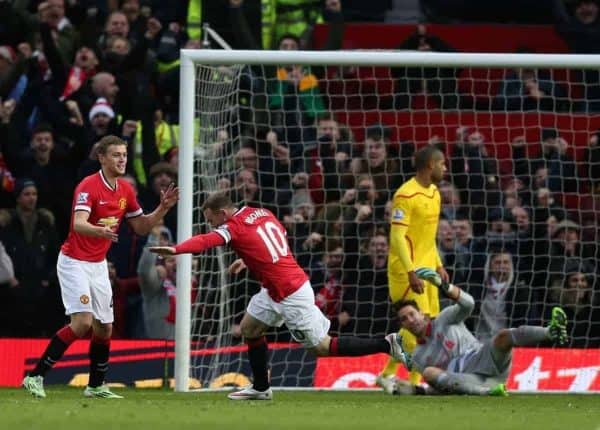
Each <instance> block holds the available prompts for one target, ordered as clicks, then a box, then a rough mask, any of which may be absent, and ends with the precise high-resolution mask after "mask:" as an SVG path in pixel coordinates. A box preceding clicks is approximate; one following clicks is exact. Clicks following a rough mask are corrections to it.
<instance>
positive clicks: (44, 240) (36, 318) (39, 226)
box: [0, 178, 64, 337]
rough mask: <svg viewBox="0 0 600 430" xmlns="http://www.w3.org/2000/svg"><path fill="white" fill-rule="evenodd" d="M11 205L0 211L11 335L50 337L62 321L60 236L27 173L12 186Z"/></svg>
mask: <svg viewBox="0 0 600 430" xmlns="http://www.w3.org/2000/svg"><path fill="white" fill-rule="evenodd" d="M15 196H16V201H17V203H16V206H15V207H14V208H13V209H10V210H7V209H2V210H1V212H0V225H1V226H2V229H1V230H0V240H1V241H2V243H3V244H4V247H5V248H6V252H7V253H8V256H9V257H10V259H11V260H12V262H13V267H14V279H11V280H10V281H9V283H10V285H11V289H10V292H11V293H12V300H11V302H10V303H11V304H10V308H9V309H7V311H8V312H9V315H10V316H11V318H9V319H10V322H9V324H10V327H11V332H12V334H13V336H23V337H42V336H49V335H51V334H52V333H53V331H55V330H56V329H57V328H58V327H60V325H61V324H62V323H63V322H64V316H62V309H61V307H60V300H59V297H60V295H59V293H58V288H57V287H58V284H57V279H56V268H55V262H56V257H57V256H58V248H59V238H58V235H57V233H56V228H55V225H54V215H53V214H52V213H51V212H50V211H48V210H47V209H44V208H39V207H38V188H37V186H36V183H35V182H34V181H32V180H31V179H29V178H21V179H19V180H18V181H17V183H16V186H15Z"/></svg>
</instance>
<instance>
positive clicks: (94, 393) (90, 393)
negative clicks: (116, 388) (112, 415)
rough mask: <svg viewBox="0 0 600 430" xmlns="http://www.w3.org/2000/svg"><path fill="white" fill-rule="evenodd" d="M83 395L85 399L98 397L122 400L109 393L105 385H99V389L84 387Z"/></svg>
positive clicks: (116, 395)
mask: <svg viewBox="0 0 600 430" xmlns="http://www.w3.org/2000/svg"><path fill="white" fill-rule="evenodd" d="M83 395H84V396H85V397H99V398H102V399H122V398H123V396H119V395H118V394H115V393H113V392H112V391H110V388H108V386H106V385H100V386H99V387H90V386H87V387H85V390H83Z"/></svg>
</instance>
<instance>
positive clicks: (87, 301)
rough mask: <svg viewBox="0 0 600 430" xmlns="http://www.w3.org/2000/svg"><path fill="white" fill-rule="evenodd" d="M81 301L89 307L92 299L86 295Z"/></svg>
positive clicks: (80, 298) (83, 295) (82, 296)
mask: <svg viewBox="0 0 600 430" xmlns="http://www.w3.org/2000/svg"><path fill="white" fill-rule="evenodd" d="M79 301H80V302H81V303H83V304H84V305H87V304H88V303H89V302H90V298H89V297H88V296H86V295H85V294H82V295H81V297H79Z"/></svg>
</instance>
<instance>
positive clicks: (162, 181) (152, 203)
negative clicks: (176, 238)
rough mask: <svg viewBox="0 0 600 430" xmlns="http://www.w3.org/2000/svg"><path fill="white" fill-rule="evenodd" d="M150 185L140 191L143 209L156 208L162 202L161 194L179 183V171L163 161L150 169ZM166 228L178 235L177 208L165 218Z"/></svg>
mask: <svg viewBox="0 0 600 430" xmlns="http://www.w3.org/2000/svg"><path fill="white" fill-rule="evenodd" d="M148 177H149V181H150V182H149V184H148V186H147V187H145V188H143V189H141V190H140V191H139V196H140V197H139V199H140V205H141V206H142V207H143V208H153V207H156V205H157V204H158V202H160V196H161V192H162V191H163V190H166V189H167V188H168V186H169V185H170V184H175V183H176V182H177V169H175V168H174V167H173V166H172V165H171V164H169V163H166V162H164V161H161V162H159V163H156V164H155V165H154V166H152V167H151V168H150V171H149V172H148ZM164 224H165V226H166V227H167V228H168V229H169V230H170V231H171V232H173V234H176V232H177V207H175V208H173V210H171V211H169V212H168V213H167V214H166V215H165V218H164Z"/></svg>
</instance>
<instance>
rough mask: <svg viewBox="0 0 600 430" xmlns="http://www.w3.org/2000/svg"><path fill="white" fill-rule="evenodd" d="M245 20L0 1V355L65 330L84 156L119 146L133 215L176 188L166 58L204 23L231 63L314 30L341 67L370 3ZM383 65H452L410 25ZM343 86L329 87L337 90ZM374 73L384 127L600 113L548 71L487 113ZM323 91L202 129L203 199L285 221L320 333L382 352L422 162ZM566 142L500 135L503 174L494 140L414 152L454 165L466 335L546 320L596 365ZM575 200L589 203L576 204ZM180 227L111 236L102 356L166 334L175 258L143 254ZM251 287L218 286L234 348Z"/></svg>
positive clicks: (457, 140)
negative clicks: (62, 266) (471, 113)
mask: <svg viewBox="0 0 600 430" xmlns="http://www.w3.org/2000/svg"><path fill="white" fill-rule="evenodd" d="M260 3H261V4H259V2H256V1H253V2H251V1H250V0H247V1H243V0H227V1H220V2H212V1H211V2H208V1H195V0H190V1H189V2H186V1H182V2H174V3H165V2H161V1H151V0H147V1H144V0H120V1H117V0H104V1H102V0H96V1H94V0H79V1H77V0H47V1H44V2H39V1H35V0H31V1H26V0H14V1H6V0H0V155H1V156H0V208H2V209H0V282H1V283H0V336H33V337H38V336H49V335H51V334H53V333H54V332H55V330H56V329H57V328H59V327H60V326H61V325H62V324H63V323H64V319H65V317H64V312H63V308H62V304H61V301H60V292H59V287H58V284H57V278H56V269H55V265H56V258H57V254H58V249H59V247H60V244H61V243H62V241H63V240H64V238H65V237H66V234H67V232H68V229H69V220H70V212H71V202H72V193H73V189H74V187H75V185H76V184H77V182H78V181H80V180H81V179H82V178H83V177H85V176H87V175H89V174H91V173H94V172H95V171H97V170H98V169H99V163H98V161H97V160H96V156H95V143H96V142H97V141H98V140H99V138H101V137H102V136H105V135H107V134H115V135H118V136H120V137H122V138H123V139H124V140H126V141H127V142H128V144H129V146H128V153H129V154H128V156H129V163H128V174H127V175H126V177H125V179H126V180H128V181H129V182H131V184H132V185H133V186H134V188H135V189H136V190H137V193H138V199H139V201H140V204H141V205H142V207H143V208H145V209H147V210H148V209H150V210H151V209H152V208H153V207H155V206H156V205H157V203H158V201H159V195H160V190H161V189H163V188H165V187H166V186H168V184H169V183H171V182H174V181H176V180H177V170H178V141H179V125H178V109H179V106H178V101H179V95H178V92H179V61H178V58H179V49H181V48H198V49H199V48H203V47H208V46H209V42H208V41H207V39H205V38H204V36H205V33H204V34H203V33H202V32H201V25H200V23H201V22H204V21H209V22H211V23H212V22H215V23H217V24H215V25H214V26H213V27H215V28H217V29H218V28H219V25H222V26H224V27H226V28H227V31H225V33H228V35H229V37H228V38H227V39H228V41H229V42H230V44H231V45H232V46H233V47H236V48H240V49H264V48H274V49H280V50H298V49H310V48H311V43H310V41H311V39H310V30H311V29H312V27H313V26H314V25H315V24H318V23H321V22H327V23H329V29H328V37H327V41H326V44H325V46H324V47H323V48H324V49H340V48H341V46H342V42H343V34H344V25H345V23H346V22H347V20H348V17H349V16H352V17H355V18H356V19H367V18H360V17H361V7H360V3H363V4H364V2H351V1H348V6H352V7H353V9H352V14H348V12H347V11H346V10H345V9H346V1H345V0H326V1H320V0H318V1H317V0H295V1H293V0H287V1H283V0H282V1H279V0H268V1H267V0H263V1H262V2H260ZM430 3H433V2H423V4H424V6H427V4H429V6H431V4H430ZM553 4H554V8H553V11H554V12H553V15H552V16H553V17H554V19H555V23H556V25H557V29H558V31H559V32H560V34H562V35H563V36H564V37H565V40H566V41H567V43H568V45H569V47H570V48H571V49H572V51H573V52H577V53H594V52H595V50H596V49H598V48H597V46H600V45H598V44H597V43H595V38H597V34H600V32H598V31H597V30H598V28H599V27H598V26H599V22H600V21H599V20H598V4H597V3H596V1H591V0H580V1H576V2H573V3H571V2H568V3H567V4H566V7H565V5H564V4H563V3H562V2H560V1H558V0H556V1H555V2H554V3H553ZM257 5H258V6H261V5H262V9H260V8H258V9H257ZM385 6H386V7H388V8H389V7H390V5H389V4H386V5H385ZM269 8H270V9H269ZM257 10H258V11H259V12H258V13H255V12H256V11H257ZM428 10H429V11H431V10H433V9H431V8H430V9H428ZM261 13H262V15H261ZM364 14H367V15H368V12H365V13H364ZM438 16H441V15H438ZM259 23H261V24H262V25H261V24H259ZM213 47H215V46H214V44H213ZM398 49H410V50H423V51H448V52H452V51H454V48H452V47H450V46H449V45H448V44H446V43H445V42H444V41H442V40H439V39H437V38H435V37H433V36H431V35H428V34H427V29H426V27H425V26H424V25H419V26H417V28H416V30H415V32H414V34H413V35H411V37H410V38H409V39H407V40H406V41H404V42H403V43H402V44H401V45H400V46H399V47H398ZM353 73H355V71H354V70H352V68H348V69H346V70H342V71H341V72H340V73H339V75H336V76H338V77H337V79H338V80H339V81H340V82H341V83H342V84H343V82H344V77H345V76H353ZM389 73H390V76H391V77H393V79H394V98H393V106H390V108H393V109H396V110H407V109H415V108H416V105H415V104H418V103H421V102H419V100H422V99H423V97H422V96H426V97H425V99H426V100H425V104H423V105H420V106H421V108H423V107H427V108H434V109H444V110H449V109H452V110H455V109H485V110H486V111H492V112H494V111H496V110H498V111H502V112H505V111H516V112H521V111H533V112H537V111H548V112H575V111H576V112H579V113H581V114H583V115H591V112H594V111H597V110H598V109H597V106H596V105H597V104H600V79H599V76H598V73H597V72H594V71H588V72H581V73H580V75H579V76H578V77H576V79H579V80H580V82H581V83H582V84H583V87H584V88H585V89H586V92H584V93H583V94H580V95H579V98H578V99H574V98H573V97H572V96H571V94H570V93H569V91H567V89H566V88H563V87H562V86H561V83H559V82H555V81H553V79H552V76H550V75H548V74H545V72H544V71H539V70H524V69H518V70H513V71H507V72H506V74H505V76H504V79H503V82H502V84H501V86H500V87H499V90H498V94H497V96H496V97H495V98H494V99H493V100H491V101H490V102H489V103H488V104H486V105H485V106H482V105H481V104H476V103H475V104H474V103H473V102H472V101H469V100H465V99H464V98H462V97H460V95H459V92H458V91H457V86H456V77H457V73H458V71H457V70H445V69H427V68H395V69H392V70H390V71H389ZM328 79H333V78H332V75H331V71H330V70H328V69H327V68H324V67H305V66H297V65H288V66H285V67H244V68H243V69H242V71H241V79H240V93H239V95H240V96H239V97H236V98H232V99H231V100H230V102H231V104H230V106H229V107H230V108H229V109H226V111H227V112H228V113H227V115H225V116H224V117H225V118H226V120H225V122H224V123H223V124H217V126H218V127H219V130H218V131H217V134H216V136H217V139H216V140H215V142H214V144H213V148H212V156H214V157H215V158H216V159H219V160H225V161H224V162H223V164H222V165H223V166H224V167H225V168H224V169H223V174H222V175H221V176H220V177H219V178H217V179H218V181H217V182H218V188H219V189H220V190H225V191H229V192H230V193H231V194H232V197H233V198H234V200H235V201H236V202H239V204H240V205H244V204H245V205H251V206H262V207H266V208H268V209H271V210H272V211H273V212H274V213H275V214H276V215H277V216H278V217H279V218H280V219H281V220H282V221H283V223H284V225H285V227H286V228H287V231H288V238H289V241H290V246H291V248H292V250H293V252H294V254H295V255H296V257H297V259H298V261H299V262H300V264H301V265H302V266H303V267H304V269H305V270H306V271H307V273H309V274H310V277H311V282H312V285H313V287H314V290H315V294H316V300H317V305H318V306H319V307H320V308H321V309H322V310H323V312H324V313H325V314H326V315H327V317H328V318H330V319H331V321H332V330H334V331H335V332H336V333H342V334H343V333H354V334H357V335H362V336H373V335H381V334H385V333H388V332H390V331H391V330H394V329H395V328H396V322H395V319H394V316H393V312H392V306H391V303H390V302H389V298H388V291H387V253H388V232H389V217H390V208H391V202H390V199H391V196H392V195H393V193H394V191H395V190H396V189H397V187H398V186H400V184H401V183H402V182H403V181H405V180H407V179H408V178H410V177H411V175H412V174H413V173H414V171H413V160H412V156H413V153H414V151H415V146H418V145H421V144H424V142H408V141H399V139H397V137H395V136H396V134H395V133H394V131H393V127H394V126H397V125H394V124H382V123H379V122H373V123H368V124H365V125H364V129H363V130H360V134H361V136H362V135H364V138H362V137H361V138H360V139H358V138H356V137H355V135H356V134H357V133H355V132H356V129H355V128H353V127H351V126H350V124H346V123H343V122H342V121H341V120H340V118H341V116H340V115H339V113H340V112H339V111H338V110H336V109H333V108H332V103H331V97H330V94H329V93H328V92H327V91H326V88H325V86H324V83H325V81H326V80H328ZM596 92H597V93H598V96H597V95H596ZM234 101H236V102H239V104H235V103H234ZM565 136H566V135H562V134H561V130H559V129H555V128H541V127H540V129H539V139H537V141H535V142H534V141H531V140H530V141H527V139H526V138H525V136H520V137H517V138H515V139H514V140H513V141H512V143H511V154H512V163H511V170H510V173H509V174H507V173H506V172H505V171H503V170H502V169H501V168H500V165H499V161H498V160H497V159H496V158H495V157H494V156H493V155H491V154H488V150H489V148H493V147H494V144H495V143H494V141H493V136H486V135H485V134H484V132H482V131H481V130H478V129H477V128H474V127H466V126H465V127H458V128H456V130H455V135H454V136H452V137H451V138H448V137H447V136H446V137H444V138H442V137H439V136H437V135H433V134H432V135H431V136H430V140H429V141H428V142H426V144H430V145H436V146H438V147H439V148H440V149H442V150H443V151H444V153H445V154H446V155H447V157H448V165H449V172H448V175H447V177H446V178H445V180H444V181H443V182H442V183H441V184H439V189H440V193H441V196H442V204H443V207H442V214H441V218H442V219H441V221H440V227H439V231H438V243H439V250H440V254H441V256H442V260H443V262H444V265H445V267H446V268H447V270H448V271H449V273H450V274H451V277H452V281H453V282H454V283H456V284H458V285H460V286H461V287H462V288H465V289H466V290H467V291H469V292H470V293H472V294H473V295H474V297H475V298H476V302H477V304H478V306H477V310H476V312H475V314H474V316H473V318H472V320H471V321H469V324H470V325H471V328H472V329H473V330H474V332H475V333H476V334H477V336H478V337H480V338H482V339H483V338H486V337H489V336H490V335H491V334H492V333H494V332H496V331H497V330H498V329H500V328H503V327H507V326H512V325H517V324H532V325H536V324H539V323H541V322H543V321H544V320H545V319H547V318H548V312H549V311H550V309H551V308H552V306H555V305H561V306H563V308H564V309H565V310H566V311H567V313H568V315H569V318H570V328H571V332H570V334H571V337H572V340H571V343H570V346H573V347H592V346H595V347H598V346H600V292H599V288H600V285H599V284H598V282H597V276H596V275H597V273H598V269H599V267H598V258H599V252H600V251H599V249H598V242H599V241H598V239H599V237H598V233H599V224H598V216H597V213H598V210H599V209H600V186H599V184H600V144H599V142H598V139H599V137H600V135H599V134H596V133H592V134H591V135H590V136H589V145H588V147H587V148H586V150H585V153H584V154H583V155H582V156H581V157H578V158H575V157H574V156H573V152H572V151H570V150H569V148H570V147H571V144H572V142H569V141H567V138H566V137H565ZM532 147H536V148H537V147H539V148H540V151H539V152H536V151H532V150H531V148H532ZM571 196H586V198H585V199H580V202H581V204H577V205H576V206H575V207H574V206H573V205H569V204H568V201H569V197H571ZM176 223H177V211H176V210H172V211H171V212H169V214H168V215H167V217H166V218H165V219H164V223H163V225H162V226H160V227H157V228H156V229H155V230H153V231H152V233H151V234H150V235H149V236H148V237H139V236H136V235H135V234H133V232H132V231H131V229H130V228H129V227H128V226H127V225H126V224H124V225H122V226H121V228H120V231H119V242H118V243H117V244H115V245H113V247H112V248H111V251H110V253H109V269H110V275H111V282H112V283H113V292H114V309H115V317H116V319H115V328H114V331H115V337H117V338H118V337H122V338H142V337H150V338H172V337H173V332H174V331H173V324H174V321H175V291H176V261H175V259H173V258H164V259H163V258H159V257H157V256H156V255H155V254H151V253H149V252H148V251H147V250H146V249H145V246H146V244H170V243H174V242H176V239H177V238H176V237H175V235H176V231H177V225H176ZM207 261H208V263H206V261H204V262H199V263H198V264H201V265H202V268H203V269H207V268H208V269H209V270H205V271H204V272H202V273H200V274H199V275H198V276H197V279H195V280H194V283H195V285H194V288H193V292H194V293H193V294H194V302H195V306H194V315H195V318H196V320H197V321H198V324H197V325H196V327H195V330H196V331H197V332H198V333H199V335H200V336H201V338H202V339H209V338H210V337H211V336H214V335H215V334H216V329H217V327H218V324H216V323H215V321H217V320H218V319H219V318H224V316H223V315H219V313H218V312H219V307H218V306H214V305H213V306H209V305H203V304H208V303H214V302H215V301H216V300H217V298H218V297H220V287H221V285H218V277H215V276H211V275H210V273H211V272H212V273H216V272H218V262H217V261H216V259H209V260H207ZM207 264H208V266H207ZM258 288H259V287H258V285H256V283H255V282H253V281H251V280H249V279H247V278H243V279H242V278H234V280H233V286H232V288H231V291H230V296H231V297H232V299H233V301H232V304H231V313H230V316H231V318H232V321H230V322H231V324H232V328H231V335H232V336H233V338H234V341H235V339H237V338H239V335H240V334H239V327H238V326H237V323H238V322H239V318H241V315H242V311H243V309H244V305H245V303H246V302H247V300H248V298H249V296H250V295H251V294H253V293H254V292H256V291H257V289H258ZM196 295H197V297H196ZM146 309H152V312H148V311H145V310H146ZM273 336H275V337H276V338H277V339H281V340H283V339H287V338H288V337H286V336H287V334H286V333H285V332H278V333H275V334H273Z"/></svg>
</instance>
